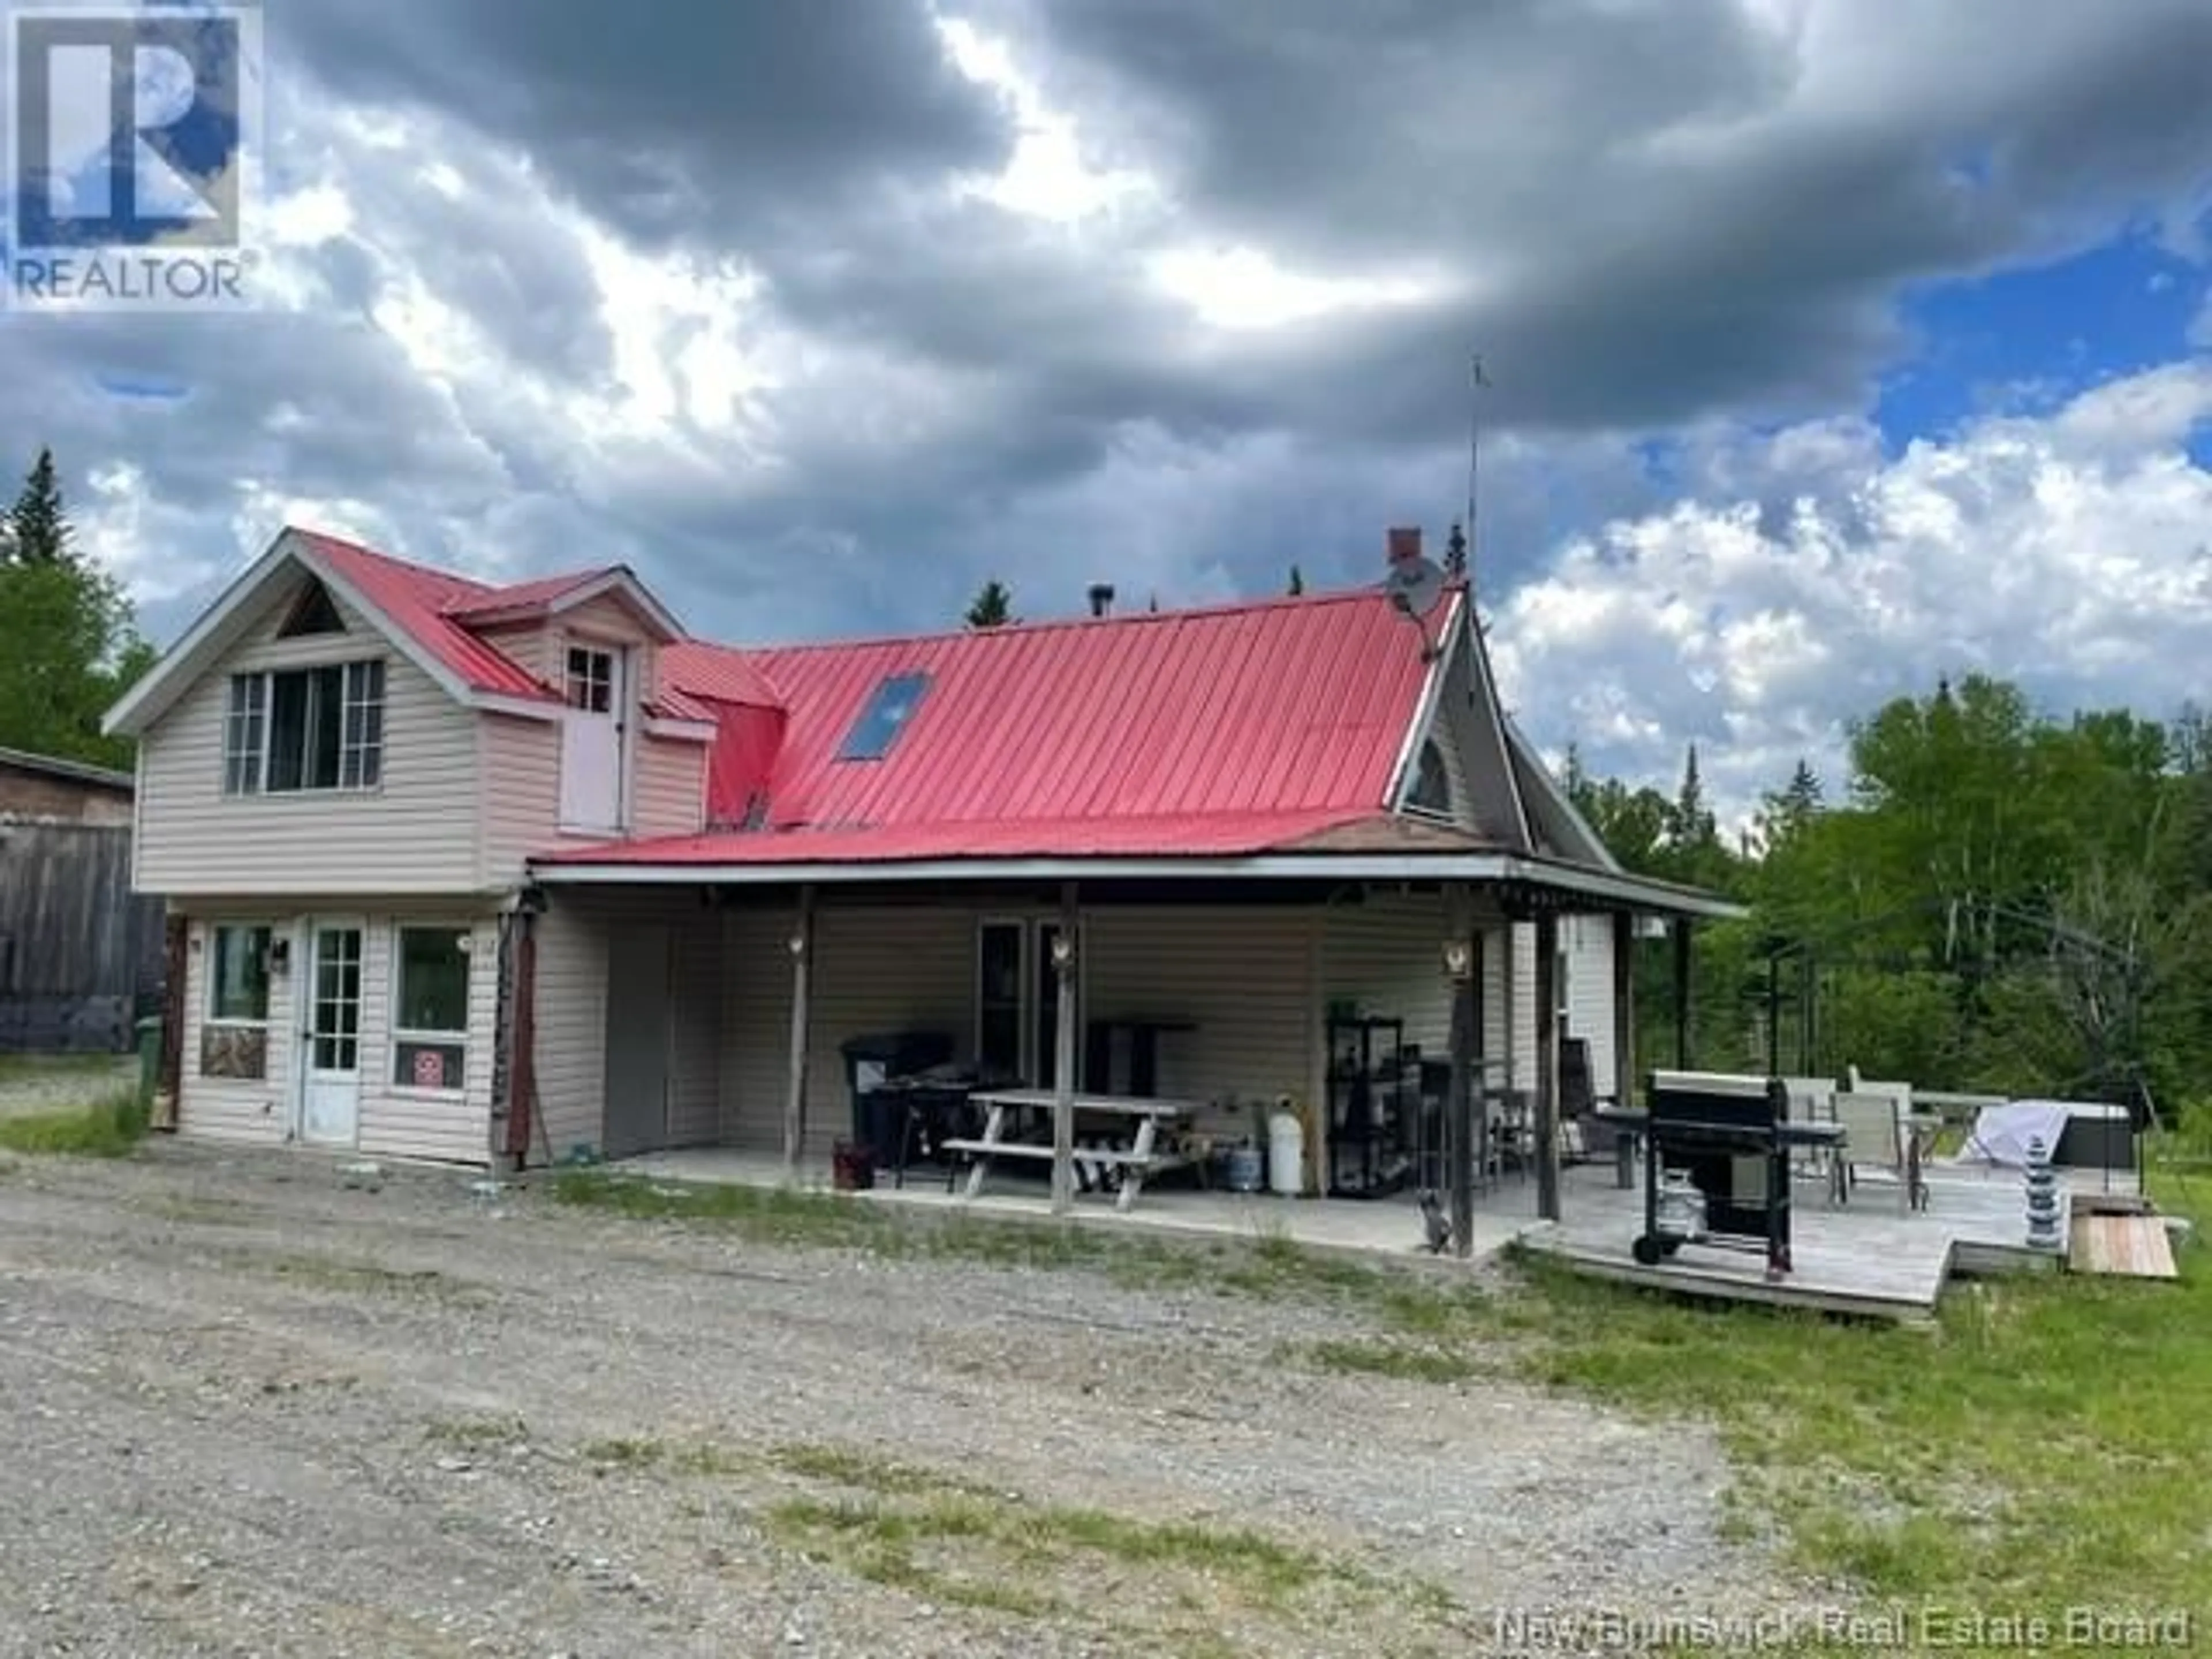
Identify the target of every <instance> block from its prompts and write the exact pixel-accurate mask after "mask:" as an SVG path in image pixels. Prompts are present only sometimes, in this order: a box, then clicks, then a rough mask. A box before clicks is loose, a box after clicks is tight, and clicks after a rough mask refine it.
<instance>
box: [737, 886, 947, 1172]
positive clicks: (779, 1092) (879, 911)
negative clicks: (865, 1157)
mask: <svg viewBox="0 0 2212 1659" xmlns="http://www.w3.org/2000/svg"><path fill="white" fill-rule="evenodd" d="M796 919H797V911H796V910H795V908H791V909H779V908H769V909H760V910H752V909H747V910H739V911H732V912H731V913H730V914H729V916H728V919H727V921H726V931H725V933H724V936H723V951H724V957H723V963H724V974H723V992H724V998H725V1000H724V1004H723V1009H724V1016H723V1026H722V1099H721V1108H722V1135H723V1138H724V1139H726V1140H727V1141H729V1142H731V1143H732V1144H733V1145H736V1146H745V1147H750V1148H754V1149H757V1150H777V1149H780V1148H781V1146H782V1145H783V1107H784V1094H785V1091H786V1088H787V1079H788V1076H789V1060H788V1057H789V1054H790V1049H791V991H792V961H791V952H790V950H789V948H788V941H789V939H790V938H791V932H792V928H793V926H794V925H795V923H796ZM809 971H810V972H811V975H812V980H811V984H810V986H809V989H808V1013H809V1018H808V1021H807V1044H806V1155H807V1156H808V1157H809V1158H823V1157H827V1156H828V1155H829V1149H830V1147H831V1146H832V1145H833V1144H834V1143H835V1142H836V1140H838V1139H842V1138H843V1137H846V1136H848V1135H849V1134H850V1133H852V1121H853V1112H852V1097H851V1095H850V1093H849V1092H848V1090H847V1087H846V1083H845V1060H844V1056H843V1055H842V1054H841V1053H840V1052H839V1049H840V1047H841V1045H842V1044H843V1043H844V1042H847V1041H848V1040H849V1039H851V1038H853V1037H856V1036H869V1035H872V1034H874V1033H877V1032H883V1031H902V1030H932V1031H944V1032H946V1033H947V1034H949V1035H950V1036H951V1038H952V1042H953V1048H954V1052H955V1053H956V1054H962V1055H965V1054H969V1053H971V1052H972V1051H973V1049H974V1047H975V911H973V910H971V909H969V908H965V907H946V908H942V909H939V908H927V907H922V906H889V905H886V906H880V907H875V906H871V907H866V908H845V907H842V906H837V905H833V904H829V903H824V904H823V905H822V906H821V907H820V908H818V909H817V911H816V914H815V921H814V952H813V957H812V961H811V966H810V970H809Z"/></svg>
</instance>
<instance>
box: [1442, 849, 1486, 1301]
mask: <svg viewBox="0 0 2212 1659" xmlns="http://www.w3.org/2000/svg"><path fill="white" fill-rule="evenodd" d="M1448 914H1449V918H1450V921H1449V937H1448V938H1447V939H1445V941H1444V971H1445V972H1446V973H1447V974H1448V975H1450V977H1451V993H1452V1012H1451V1091H1450V1093H1449V1096H1448V1097H1447V1099H1446V1104H1445V1111H1446V1115H1447V1121H1446V1123H1445V1127H1444V1145H1445V1146H1447V1147H1448V1148H1449V1149H1450V1154H1451V1161H1450V1167H1449V1170H1447V1171H1446V1179H1447V1180H1448V1181H1449V1184H1450V1188H1451V1229H1452V1252H1453V1254H1454V1255H1458V1256H1460V1257H1462V1258H1465V1257H1468V1256H1471V1255H1474V1138H1475V1110H1474V1095H1475V1091H1476V1089H1477V1088H1478V1087H1479V1086H1480V1085H1479V1082H1478V1079H1476V1077H1475V1075H1474V1059H1475V1055H1476V1054H1477V1053H1478V1052H1479V1051H1480V1048H1482V1028H1481V1025H1480V1020H1481V1012H1480V1008H1479V1007H1478V1006H1477V1003H1476V1000H1475V998H1476V989H1475V987H1476V986H1477V985H1478V984H1479V983H1480V976H1481V973H1482V934H1481V932H1480V929H1478V928H1477V927H1475V925H1474V907H1473V905H1472V904H1471V903H1470V902H1469V901H1468V892H1467V890H1466V889H1465V888H1463V887H1462V888H1461V889H1459V890H1457V892H1455V895H1454V896H1453V902H1452V904H1451V907H1450V909H1449V912H1448Z"/></svg>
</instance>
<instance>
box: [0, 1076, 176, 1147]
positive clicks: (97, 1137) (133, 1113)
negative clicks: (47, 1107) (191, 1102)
mask: <svg viewBox="0 0 2212 1659" xmlns="http://www.w3.org/2000/svg"><path fill="white" fill-rule="evenodd" d="M145 1135H146V1108H145V1105H144V1103H143V1102H141V1101H140V1100H139V1098H138V1096H137V1092H136V1091H131V1092H125V1093H119V1094H116V1095H113V1096H111V1097H109V1098H107V1099H106V1100H103V1101H100V1103H97V1104H95V1105H92V1106H87V1107H79V1108H76V1109H73V1110H68V1111H58V1112H33V1113H26V1114H24V1115H20V1116H12V1117H0V1147H4V1148H6V1149H7V1150H8V1151H9V1152H23V1153H27V1154H30V1155H33V1156H59V1157H70V1158H127V1157H129V1156H130V1155H131V1152H133V1151H134V1150H136V1148H137V1145H138V1143H139V1142H140V1141H141V1140H143V1139H145Z"/></svg>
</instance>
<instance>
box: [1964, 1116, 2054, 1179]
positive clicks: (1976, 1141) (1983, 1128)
mask: <svg viewBox="0 0 2212 1659" xmlns="http://www.w3.org/2000/svg"><path fill="white" fill-rule="evenodd" d="M2070 1105H2071V1103H2069V1102H2067V1101H2063V1100H2015V1101H2009V1102H2008V1103H2006V1104H2004V1105H2002V1106H1984V1107H1983V1108H1982V1109H1981V1110H1980V1111H1978V1112H1977V1113H1976V1114H1975V1115H1974V1132H1973V1133H1972V1134H1970V1135H1968V1136H1967V1137H1966V1146H1965V1147H1964V1148H1962V1149H1961V1150H1960V1153H1959V1162H1960V1163H1961V1164H2001V1165H2002V1166H2004V1167H2005V1168H2007V1169H2013V1170H2018V1169H2024V1168H2026V1167H2027V1143H2028V1142H2029V1141H2031V1140H2037V1139H2040V1140H2041V1141H2042V1142H2043V1151H2044V1155H2045V1157H2046V1158H2056V1157H2057V1156H2058V1137H2059V1136H2060V1135H2062V1134H2063V1133H2066V1119H2067V1116H2068V1115H2069V1109H2070Z"/></svg>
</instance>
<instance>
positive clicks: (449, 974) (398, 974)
mask: <svg viewBox="0 0 2212 1659" xmlns="http://www.w3.org/2000/svg"><path fill="white" fill-rule="evenodd" d="M395 945H396V948H395V949H394V951H393V952H392V958H393V969H392V973H393V985H392V1083H393V1084H394V1085H396V1086H398V1087H399V1088H403V1089H427V1090H434V1091H438V1092H441V1093H448V1094H458V1093H459V1092H460V1091H461V1090H462V1089H463V1088H464V1087H465V1086H466V1084H467V1079H468V1060H469V946H470V939H469V932H468V929H467V928H465V927H402V928H400V929H399V930H398V939H397V940H396V941H395Z"/></svg>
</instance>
